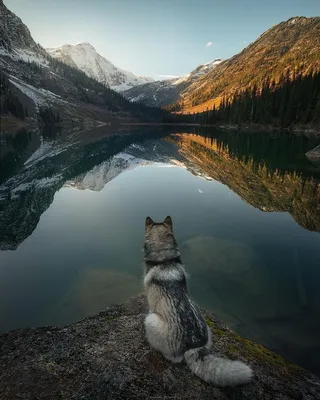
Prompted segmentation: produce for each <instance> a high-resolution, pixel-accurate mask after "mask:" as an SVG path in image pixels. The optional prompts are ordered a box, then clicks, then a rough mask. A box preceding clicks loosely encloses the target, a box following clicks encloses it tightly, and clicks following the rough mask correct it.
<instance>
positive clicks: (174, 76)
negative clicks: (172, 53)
mask: <svg viewBox="0 0 320 400" xmlns="http://www.w3.org/2000/svg"><path fill="white" fill-rule="evenodd" d="M158 78H159V79H173V78H180V76H179V75H158Z"/></svg>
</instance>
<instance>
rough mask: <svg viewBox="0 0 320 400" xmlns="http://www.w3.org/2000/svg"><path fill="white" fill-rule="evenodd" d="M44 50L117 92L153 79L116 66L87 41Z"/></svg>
mask: <svg viewBox="0 0 320 400" xmlns="http://www.w3.org/2000/svg"><path fill="white" fill-rule="evenodd" d="M46 50H47V52H48V53H49V54H50V55H51V56H52V57H54V58H56V59H57V60H60V61H62V62H64V63H66V64H68V65H71V66H72V67H75V68H78V69H80V70H81V71H83V72H84V73H85V74H87V75H88V76H89V77H90V78H94V79H96V80H97V81H98V82H100V83H103V84H104V85H106V86H109V87H110V88H111V89H113V90H116V91H118V92H120V91H123V90H127V89H130V88H132V87H133V86H137V85H142V84H144V83H147V82H152V81H153V79H152V78H147V77H143V76H136V75H134V74H133V73H132V72H128V71H125V70H123V69H121V68H118V67H116V66H115V65H113V64H112V63H111V62H110V61H109V60H107V59H106V58H104V57H102V56H101V55H100V54H98V53H97V51H96V49H95V48H94V47H93V46H92V45H91V44H90V43H88V42H83V43H78V44H76V45H71V44H65V45H63V46H60V47H56V48H53V49H52V48H51V49H46Z"/></svg>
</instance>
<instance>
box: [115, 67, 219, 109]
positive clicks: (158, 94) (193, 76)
mask: <svg viewBox="0 0 320 400" xmlns="http://www.w3.org/2000/svg"><path fill="white" fill-rule="evenodd" d="M221 62H222V60H221V59H215V60H212V61H209V62H208V63H206V64H202V65H199V66H198V67H197V68H196V69H194V70H193V71H191V72H189V73H188V74H186V75H183V76H181V77H179V78H174V79H168V80H164V81H156V82H150V83H145V84H144V85H139V86H135V87H133V88H131V89H128V90H126V91H124V92H123V95H124V96H125V97H126V98H127V99H128V100H130V101H134V102H139V103H142V104H145V105H148V106H154V107H162V106H167V105H169V104H172V103H174V102H175V101H177V100H179V98H180V94H181V93H182V92H183V91H184V90H185V89H186V88H188V87H189V86H190V85H191V84H192V83H193V82H194V81H196V80H197V79H198V78H199V77H201V76H202V75H205V74H206V73H208V72H209V71H211V70H213V69H214V68H216V67H217V66H218V65H219V64H220V63H221Z"/></svg>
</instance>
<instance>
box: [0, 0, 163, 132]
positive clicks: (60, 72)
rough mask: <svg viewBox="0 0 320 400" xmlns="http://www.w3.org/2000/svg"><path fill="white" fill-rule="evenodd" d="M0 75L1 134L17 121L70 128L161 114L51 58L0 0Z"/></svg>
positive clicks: (147, 117)
mask: <svg viewBox="0 0 320 400" xmlns="http://www.w3.org/2000/svg"><path fill="white" fill-rule="evenodd" d="M0 75H1V76H0V78H1V85H2V87H3V88H4V90H2V91H1V95H0V100H1V105H4V106H3V107H1V129H2V131H6V129H7V126H9V127H10V126H11V125H13V127H14V126H16V125H19V124H21V121H20V122H18V121H17V119H19V120H25V119H27V121H24V122H23V123H24V124H27V123H28V124H30V122H31V121H33V122H39V123H44V124H46V123H51V122H53V121H56V122H57V121H60V122H61V123H68V124H69V126H70V125H72V126H75V125H79V124H96V123H100V122H110V123H113V122H115V121H116V120H119V119H125V120H128V119H132V118H134V120H137V119H138V120H139V119H150V118H151V119H153V117H155V114H157V117H155V118H156V119H159V118H161V115H163V112H162V111H161V110H151V109H149V108H148V109H147V108H146V107H145V106H142V105H139V104H134V103H131V102H129V101H128V100H126V99H125V98H124V97H123V96H122V95H120V94H119V93H117V92H115V91H114V90H112V89H110V88H109V87H106V86H105V85H104V84H102V83H100V82H98V81H97V80H96V79H93V78H90V77H89V76H88V75H86V74H85V73H84V72H83V71H81V70H79V69H78V68H74V67H72V66H70V65H68V64H65V63H64V62H62V61H59V60H57V59H55V58H53V57H51V56H50V55H49V54H48V53H47V52H46V51H45V49H43V48H42V47H41V46H40V45H39V44H37V43H35V41H34V40H33V38H32V36H31V33H30V31H29V29H28V27H27V26H26V25H25V24H24V23H23V22H22V21H21V19H20V18H18V17H17V16H16V15H15V14H14V13H12V12H11V11H10V10H8V9H7V7H6V6H5V5H4V4H3V1H2V0H0ZM128 76H129V75H128ZM119 79H120V78H119ZM119 82H120V81H119ZM44 110H46V111H44ZM48 110H49V111H48ZM153 113H155V114H153Z"/></svg>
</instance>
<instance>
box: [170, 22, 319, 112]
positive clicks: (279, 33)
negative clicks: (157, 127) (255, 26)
mask: <svg viewBox="0 0 320 400" xmlns="http://www.w3.org/2000/svg"><path fill="white" fill-rule="evenodd" d="M319 49H320V17H313V18H306V17H294V18H290V19H289V20H288V21H285V22H281V23H280V24H278V25H276V26H274V27H272V28H270V29H269V30H267V31H266V32H264V33H263V34H262V35H261V36H260V37H259V38H258V39H257V40H256V41H255V42H253V43H251V44H250V45H249V46H248V47H246V48H245V49H244V50H242V51H241V52H240V53H239V54H237V55H235V56H233V57H231V58H229V59H228V60H225V61H223V62H222V63H220V64H219V65H218V66H217V67H216V68H214V69H212V70H210V71H209V72H207V73H206V74H204V75H201V76H200V77H199V78H198V79H196V80H195V81H194V82H193V83H192V84H191V85H189V86H188V87H186V88H185V89H184V90H183V91H182V92H181V99H180V100H179V101H178V102H177V103H176V107H175V109H176V110H179V109H180V110H183V111H184V112H192V113H193V112H200V111H203V110H206V109H207V108H209V109H210V108H212V107H213V105H214V104H215V105H216V106H218V105H219V104H220V101H221V98H222V97H224V96H226V97H228V96H232V95H233V94H234V93H235V92H236V91H243V90H245V89H247V88H250V87H251V88H252V87H254V86H255V85H256V86H257V88H261V86H262V84H263V83H264V81H265V80H266V79H267V78H268V79H270V81H273V80H275V82H276V83H278V82H279V79H280V77H281V74H283V73H286V71H287V70H288V69H290V70H291V71H292V72H291V73H293V70H295V72H296V73H298V72H301V73H302V74H303V75H305V74H307V73H309V72H310V71H311V70H313V71H319V70H320V51H319Z"/></svg>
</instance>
